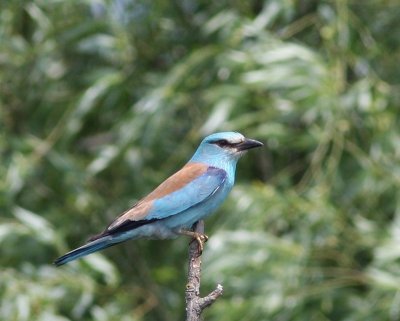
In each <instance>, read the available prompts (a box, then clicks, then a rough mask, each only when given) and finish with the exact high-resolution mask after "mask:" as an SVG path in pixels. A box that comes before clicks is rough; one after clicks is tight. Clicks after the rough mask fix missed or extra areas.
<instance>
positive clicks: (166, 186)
mask: <svg viewBox="0 0 400 321" xmlns="http://www.w3.org/2000/svg"><path fill="white" fill-rule="evenodd" d="M262 145H263V144H262V143H260V142H259V141H256V140H253V139H248V138H245V137H244V136H243V135H242V134H240V133H237V132H223V133H215V134H212V135H210V136H207V137H206V138H204V139H203V141H202V142H201V143H200V146H199V147H198V148H197V150H196V152H195V153H194V155H193V156H192V158H191V159H190V160H189V162H188V163H187V164H186V165H185V166H183V167H182V168H181V169H180V170H179V171H178V172H176V173H175V174H173V175H172V176H171V177H169V178H168V179H166V180H165V181H164V182H163V183H161V184H160V185H159V186H158V187H157V188H156V189H155V190H154V191H152V192H151V193H150V194H148V195H147V196H146V197H144V198H142V199H141V200H139V201H138V202H137V203H136V204H135V205H133V206H132V207H131V208H130V209H128V210H127V211H125V212H124V213H122V214H121V215H120V216H118V217H117V218H116V219H115V220H114V221H113V222H112V223H111V224H110V225H109V226H108V227H107V228H106V229H105V230H104V231H103V232H102V233H100V234H99V235H96V236H94V237H92V238H90V239H89V241H88V243H86V244H85V245H83V246H81V247H79V248H77V249H75V250H73V251H71V252H69V253H67V254H65V255H63V256H61V257H60V258H58V259H57V260H56V261H55V262H54V264H56V265H62V264H65V263H68V262H70V261H73V260H76V259H78V258H80V257H82V256H85V255H88V254H90V253H93V252H97V251H100V250H102V249H105V248H107V247H110V246H113V245H115V244H118V243H121V242H123V241H126V240H129V239H137V238H153V239H167V238H174V237H177V236H178V235H187V236H190V237H192V238H194V239H196V240H197V241H198V242H199V247H200V250H202V248H203V242H204V241H206V240H207V236H205V235H202V234H199V233H196V232H194V231H192V230H191V229H192V227H193V225H194V224H195V223H196V222H197V221H199V220H202V219H205V218H206V217H208V216H209V215H210V214H212V213H213V212H215V210H216V209H217V208H218V207H219V206H220V205H221V203H222V202H223V201H224V200H225V198H226V197H227V195H228V194H229V192H230V191H231V189H232V187H233V184H234V182H235V172H236V164H237V161H238V160H239V158H240V157H241V156H242V155H243V154H245V152H246V151H247V150H249V149H251V148H255V147H260V146H262Z"/></svg>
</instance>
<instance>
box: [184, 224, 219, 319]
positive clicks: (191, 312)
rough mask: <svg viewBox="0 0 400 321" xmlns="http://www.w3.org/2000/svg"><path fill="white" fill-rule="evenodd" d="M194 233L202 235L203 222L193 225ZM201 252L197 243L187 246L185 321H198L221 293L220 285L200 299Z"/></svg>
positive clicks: (194, 241)
mask: <svg viewBox="0 0 400 321" xmlns="http://www.w3.org/2000/svg"><path fill="white" fill-rule="evenodd" d="M194 232H196V233H199V234H204V221H199V222H197V223H196V224H195V228H194ZM200 273H201V252H200V248H199V244H198V242H196V240H193V242H191V243H190V245H189V270H188V283H187V285H186V291H185V299H186V321H199V320H200V315H201V313H202V312H203V310H204V309H205V308H206V307H208V306H210V305H211V304H213V303H214V302H215V300H216V299H218V297H220V296H221V295H222V293H223V288H222V285H221V284H218V285H217V288H216V289H215V290H214V291H212V292H211V293H209V294H208V295H207V296H205V297H204V298H201V297H200V279H201V276H200Z"/></svg>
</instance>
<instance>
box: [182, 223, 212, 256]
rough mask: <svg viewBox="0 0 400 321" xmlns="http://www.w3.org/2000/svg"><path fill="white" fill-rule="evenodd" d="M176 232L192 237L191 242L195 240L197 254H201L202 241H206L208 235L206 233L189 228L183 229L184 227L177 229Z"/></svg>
mask: <svg viewBox="0 0 400 321" xmlns="http://www.w3.org/2000/svg"><path fill="white" fill-rule="evenodd" d="M178 234H181V235H186V236H189V237H192V238H193V240H192V241H191V242H193V241H196V242H197V245H198V250H199V254H200V255H201V254H202V253H203V250H204V243H206V242H207V241H208V236H207V235H206V234H202V233H198V232H194V231H189V230H184V229H181V230H179V231H178ZM191 242H190V243H191Z"/></svg>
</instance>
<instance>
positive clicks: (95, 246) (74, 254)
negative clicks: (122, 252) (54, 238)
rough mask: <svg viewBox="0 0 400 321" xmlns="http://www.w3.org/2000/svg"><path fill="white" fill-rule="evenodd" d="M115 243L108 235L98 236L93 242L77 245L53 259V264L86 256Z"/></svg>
mask: <svg viewBox="0 0 400 321" xmlns="http://www.w3.org/2000/svg"><path fill="white" fill-rule="evenodd" d="M115 244H116V243H114V242H111V239H110V237H107V236H106V237H103V238H99V239H97V240H95V241H93V242H89V243H87V244H85V245H83V246H81V247H78V248H77V249H75V250H72V251H71V252H68V253H67V254H65V255H63V256H61V257H59V258H58V259H57V260H55V261H54V264H55V265H57V266H60V265H63V264H65V263H68V262H71V261H73V260H76V259H79V258H81V257H83V256H86V255H88V254H91V253H93V252H97V251H100V250H102V249H105V248H107V247H110V246H113V245H115Z"/></svg>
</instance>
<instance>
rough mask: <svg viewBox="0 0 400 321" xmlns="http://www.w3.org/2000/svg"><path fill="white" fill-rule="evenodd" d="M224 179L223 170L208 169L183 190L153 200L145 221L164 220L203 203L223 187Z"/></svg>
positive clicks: (225, 175)
mask: <svg viewBox="0 0 400 321" xmlns="http://www.w3.org/2000/svg"><path fill="white" fill-rule="evenodd" d="M226 177H227V174H226V172H225V171H224V170H223V169H220V168H216V167H209V168H208V169H207V171H206V172H205V173H204V174H202V175H200V176H199V177H197V178H196V179H194V180H193V181H192V182H190V183H188V184H187V185H185V186H184V187H183V188H181V189H179V190H177V191H175V192H173V193H171V194H169V195H166V196H164V197H162V198H160V199H157V200H155V201H154V203H153V207H152V209H151V210H150V212H149V214H148V215H147V216H146V220H152V219H164V218H166V217H169V216H172V215H175V214H178V213H181V212H183V211H185V210H187V209H189V208H191V207H193V206H195V205H198V204H200V203H202V202H204V201H205V200H206V199H208V198H209V197H210V196H212V195H213V194H214V193H215V192H216V191H218V189H220V188H221V187H222V186H223V184H224V183H225V180H226Z"/></svg>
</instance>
